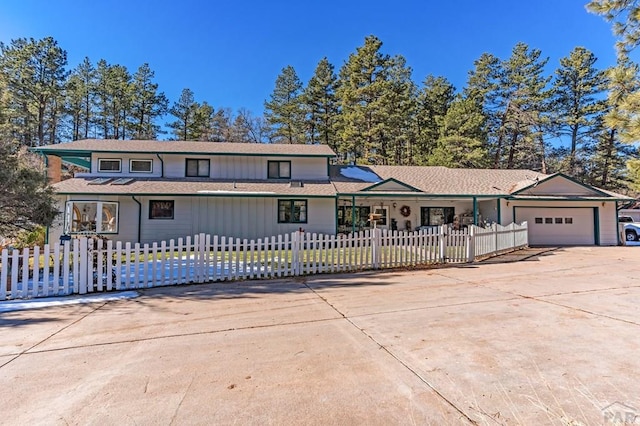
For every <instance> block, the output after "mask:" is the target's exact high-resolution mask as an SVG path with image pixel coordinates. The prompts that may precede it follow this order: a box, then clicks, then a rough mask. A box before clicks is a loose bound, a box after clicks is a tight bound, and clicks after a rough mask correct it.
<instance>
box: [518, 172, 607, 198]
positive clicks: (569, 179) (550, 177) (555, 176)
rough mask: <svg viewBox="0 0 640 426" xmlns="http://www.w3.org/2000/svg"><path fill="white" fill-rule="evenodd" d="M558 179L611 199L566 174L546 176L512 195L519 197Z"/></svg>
mask: <svg viewBox="0 0 640 426" xmlns="http://www.w3.org/2000/svg"><path fill="white" fill-rule="evenodd" d="M558 177H561V178H564V179H566V180H568V181H570V182H573V183H575V184H576V185H580V186H581V187H583V188H585V189H588V190H590V191H593V192H596V193H598V194H600V195H603V196H605V197H611V196H610V195H609V194H607V193H605V192H602V191H600V190H599V189H597V188H595V187H593V186H591V185H587V184H584V183H582V182H579V181H577V180H576V179H574V178H572V177H571V176H567V175H565V174H564V173H554V174H552V175H549V176H546V177H544V178H542V179H540V180H538V181H537V182H534V183H532V184H531V185H528V186H525V187H524V188H522V189H519V190H517V191H515V192H512V193H511V195H518V194H519V193H521V192H523V191H526V190H528V189H531V188H535V187H536V186H538V185H540V184H541V183H543V182H547V181H550V180H553V179H556V178H558Z"/></svg>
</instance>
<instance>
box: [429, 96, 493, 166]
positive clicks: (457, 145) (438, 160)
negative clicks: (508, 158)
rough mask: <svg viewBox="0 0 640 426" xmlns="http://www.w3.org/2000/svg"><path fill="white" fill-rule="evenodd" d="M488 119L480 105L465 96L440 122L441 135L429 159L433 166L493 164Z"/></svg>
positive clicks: (454, 104)
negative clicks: (487, 143)
mask: <svg viewBox="0 0 640 426" xmlns="http://www.w3.org/2000/svg"><path fill="white" fill-rule="evenodd" d="M484 125H485V116H484V114H483V112H482V109H481V107H480V105H479V104H478V103H477V102H476V101H475V100H474V99H471V98H464V97H462V96H461V95H458V96H456V98H455V99H454V100H453V101H452V102H451V104H450V105H449V107H448V108H447V111H446V113H445V115H444V117H442V119H441V120H440V136H439V138H438V139H437V144H436V147H435V149H434V150H433V152H432V154H431V156H430V157H429V164H430V165H432V166H446V167H472V168H483V167H487V166H488V163H489V161H488V160H489V153H488V151H487V148H486V146H485V144H484V143H483V141H484Z"/></svg>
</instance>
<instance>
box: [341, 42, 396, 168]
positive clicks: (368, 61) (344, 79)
mask: <svg viewBox="0 0 640 426" xmlns="http://www.w3.org/2000/svg"><path fill="white" fill-rule="evenodd" d="M381 47H382V41H380V40H379V39H378V38H377V37H375V36H368V37H366V38H365V41H364V45H363V46H361V47H358V48H357V49H356V52H355V53H352V54H351V55H349V59H348V60H347V62H346V63H345V64H344V66H343V67H342V68H341V69H340V73H339V75H340V87H339V88H338V90H337V92H336V95H337V97H338V102H339V105H340V109H341V111H342V113H341V117H340V118H341V120H340V133H339V135H340V145H339V146H340V149H339V150H338V151H339V154H342V157H343V159H344V160H346V161H353V162H356V161H364V162H365V163H369V162H373V161H376V158H377V155H376V153H377V152H378V150H379V149H380V140H379V136H380V134H381V131H382V127H384V117H383V116H384V115H385V111H384V106H383V103H384V101H383V94H384V92H385V90H386V88H387V85H386V82H387V80H388V78H389V64H390V60H391V59H390V57H389V56H388V55H384V54H382V53H381V52H380V48H381Z"/></svg>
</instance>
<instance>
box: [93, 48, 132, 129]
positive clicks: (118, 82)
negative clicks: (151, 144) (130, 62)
mask: <svg viewBox="0 0 640 426" xmlns="http://www.w3.org/2000/svg"><path fill="white" fill-rule="evenodd" d="M96 73H97V82H96V98H97V102H96V103H97V110H96V116H95V119H96V124H97V126H98V130H99V131H100V136H101V137H102V138H104V139H126V138H127V137H128V136H129V135H128V133H127V129H128V126H127V123H128V121H129V119H130V113H131V104H132V97H133V93H132V92H133V87H132V83H131V74H129V71H127V68H126V67H124V66H122V65H109V64H107V62H106V61H105V60H104V59H101V60H100V61H99V62H98V66H97V69H96Z"/></svg>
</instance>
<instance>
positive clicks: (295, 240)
mask: <svg viewBox="0 0 640 426" xmlns="http://www.w3.org/2000/svg"><path fill="white" fill-rule="evenodd" d="M299 240H300V232H299V231H295V232H292V233H291V274H292V275H293V276H294V277H295V276H298V275H300V264H299V263H298V262H299V258H300V246H299Z"/></svg>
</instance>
